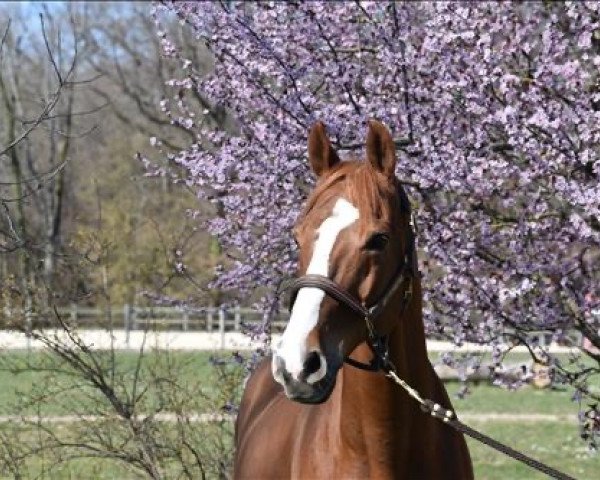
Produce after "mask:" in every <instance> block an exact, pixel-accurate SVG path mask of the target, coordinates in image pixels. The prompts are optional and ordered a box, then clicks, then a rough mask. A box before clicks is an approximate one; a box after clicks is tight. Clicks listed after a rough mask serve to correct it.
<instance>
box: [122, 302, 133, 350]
mask: <svg viewBox="0 0 600 480" xmlns="http://www.w3.org/2000/svg"><path fill="white" fill-rule="evenodd" d="M123 328H124V329H125V345H127V347H129V332H130V331H131V309H130V308H129V304H128V303H126V304H125V305H123Z"/></svg>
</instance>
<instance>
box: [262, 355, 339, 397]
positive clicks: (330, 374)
mask: <svg viewBox="0 0 600 480" xmlns="http://www.w3.org/2000/svg"><path fill="white" fill-rule="evenodd" d="M321 361H323V362H324V361H325V360H324V358H323V360H321ZM311 363H312V364H311ZM307 366H308V367H309V368H308V369H305V371H304V372H302V373H301V374H300V375H298V376H297V378H295V377H294V376H293V375H292V374H290V373H289V372H288V371H287V369H286V368H285V362H284V360H283V359H282V358H281V357H279V356H277V354H275V355H274V356H273V361H272V371H273V378H274V379H275V381H276V382H277V383H279V384H281V385H282V386H283V389H284V392H285V395H286V396H287V397H288V398H289V399H290V400H293V401H296V402H300V403H307V404H318V403H323V402H325V401H326V400H327V399H328V398H329V396H330V395H331V392H332V391H333V389H334V387H335V379H336V373H337V371H338V370H339V367H340V365H337V366H335V367H334V365H332V363H331V362H327V370H326V373H325V375H324V376H323V377H322V378H320V379H319V380H318V381H310V380H311V374H312V372H311V369H315V370H316V369H317V368H318V367H319V365H317V363H316V360H312V361H311V359H310V358H309V359H308V362H307ZM332 367H334V368H332Z"/></svg>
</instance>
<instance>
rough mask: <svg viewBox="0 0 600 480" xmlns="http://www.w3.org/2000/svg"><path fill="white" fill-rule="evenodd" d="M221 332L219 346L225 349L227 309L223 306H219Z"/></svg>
mask: <svg viewBox="0 0 600 480" xmlns="http://www.w3.org/2000/svg"><path fill="white" fill-rule="evenodd" d="M219 333H220V334H221V336H220V345H219V348H220V349H221V350H224V349H225V310H224V309H223V307H219Z"/></svg>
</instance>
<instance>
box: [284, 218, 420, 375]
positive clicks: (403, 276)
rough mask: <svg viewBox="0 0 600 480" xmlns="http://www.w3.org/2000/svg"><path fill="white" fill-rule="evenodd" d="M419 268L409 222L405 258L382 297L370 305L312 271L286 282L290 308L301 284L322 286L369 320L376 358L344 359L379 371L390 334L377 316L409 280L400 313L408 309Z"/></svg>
mask: <svg viewBox="0 0 600 480" xmlns="http://www.w3.org/2000/svg"><path fill="white" fill-rule="evenodd" d="M417 272H418V264H417V256H416V252H415V236H414V233H413V230H412V226H409V228H408V231H407V241H406V251H405V254H404V256H403V259H402V262H401V263H400V265H399V266H398V269H397V271H396V274H395V275H394V277H393V278H392V280H391V281H390V283H389V285H388V287H387V289H386V290H385V292H384V293H383V295H382V296H381V297H380V298H379V300H378V301H376V302H375V303H373V304H372V305H370V306H367V305H365V304H364V303H362V302H361V301H360V300H358V299H357V298H356V297H355V296H354V295H352V294H350V293H349V292H348V291H347V290H345V289H344V288H342V287H341V286H340V285H339V284H338V283H336V282H334V281H333V280H331V279H330V278H328V277H326V276H324V275H315V274H308V275H303V276H301V277H298V278H297V279H295V280H293V281H292V282H291V283H289V284H288V285H287V286H286V290H289V291H290V292H291V299H290V310H291V309H292V308H293V306H294V302H295V300H296V296H297V294H298V291H299V290H300V289H301V288H318V289H320V290H323V291H324V292H325V293H326V294H327V295H329V296H330V297H332V298H334V299H335V300H337V301H338V302H340V303H341V304H343V305H345V306H346V307H348V308H350V309H351V310H353V311H354V312H355V313H356V314H358V315H360V316H361V317H362V318H363V319H364V321H365V325H366V327H367V344H368V345H369V347H370V348H371V350H372V351H373V359H372V360H371V362H370V363H369V364H366V363H362V362H359V361H357V360H354V359H352V358H350V357H346V358H345V359H344V361H345V362H346V363H348V364H350V365H352V366H353V367H356V368H360V369H362V370H369V371H378V370H380V369H381V366H382V364H381V362H385V361H387V358H388V347H387V337H386V336H385V335H379V334H378V333H377V330H376V329H375V325H374V320H375V319H376V318H377V317H378V316H380V315H381V313H382V312H383V311H384V310H385V308H386V306H387V305H388V303H389V302H390V300H391V299H392V298H393V296H394V295H395V294H396V293H397V291H398V289H399V288H400V287H401V286H402V285H404V284H407V285H406V286H405V288H404V295H403V297H402V303H401V305H400V313H403V312H404V310H405V309H406V307H407V306H408V305H409V304H410V301H411V299H412V293H413V292H412V290H413V278H414V277H415V275H416V274H417Z"/></svg>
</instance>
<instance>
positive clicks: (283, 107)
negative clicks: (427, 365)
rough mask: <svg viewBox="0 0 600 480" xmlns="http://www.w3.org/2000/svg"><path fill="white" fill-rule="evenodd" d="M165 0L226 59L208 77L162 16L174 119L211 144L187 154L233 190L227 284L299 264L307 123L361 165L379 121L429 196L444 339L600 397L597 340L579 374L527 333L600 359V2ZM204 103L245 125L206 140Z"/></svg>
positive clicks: (424, 197) (201, 172) (426, 207)
mask: <svg viewBox="0 0 600 480" xmlns="http://www.w3.org/2000/svg"><path fill="white" fill-rule="evenodd" d="M163 6H164V7H166V9H167V10H168V11H171V12H174V13H175V14H176V15H177V16H178V18H179V19H181V21H182V22H185V23H186V24H187V25H189V26H190V27H191V28H192V29H193V30H194V31H195V32H196V34H197V35H198V37H199V38H201V39H202V40H203V42H204V43H205V45H206V46H207V48H209V49H210V51H211V52H212V53H213V55H214V58H215V68H214V70H213V71H212V72H211V73H209V74H203V73H202V72H200V71H197V70H196V69H195V64H194V60H193V59H191V58H188V57H186V55H185V54H184V53H182V51H181V50H180V49H179V47H178V44H177V41H176V40H175V39H172V38H170V37H169V36H168V35H166V33H165V29H164V28H162V27H161V19H162V18H164V17H162V16H161V15H162V14H163V12H164V9H163V8H159V9H158V10H157V12H156V13H155V17H156V19H157V24H158V28H159V36H160V38H161V39H162V43H163V45H162V46H163V51H164V52H165V54H166V55H167V56H168V57H170V58H174V59H178V60H179V61H180V62H181V67H182V70H181V73H180V74H179V75H178V77H177V78H176V79H173V80H172V81H171V84H172V85H173V86H175V87H176V89H177V90H176V91H177V96H175V97H174V100H177V101H178V102H179V104H175V103H174V104H173V107H172V109H173V110H175V109H176V111H177V112H178V113H177V115H183V116H184V117H185V119H184V120H183V121H182V122H181V124H182V125H184V126H185V127H186V128H188V129H189V130H190V132H191V133H193V134H195V135H197V136H200V135H205V136H207V137H208V138H209V139H210V141H211V144H212V148H210V149H206V148H201V145H199V144H198V143H197V142H194V143H192V144H191V145H190V146H189V147H188V148H187V149H185V150H183V151H181V152H180V153H179V154H178V155H177V156H176V157H175V160H176V161H177V162H178V163H179V164H180V165H182V166H183V167H185V168H187V169H188V172H189V173H188V183H189V184H190V185H193V186H194V187H196V188H197V189H198V192H199V195H200V197H201V198H207V196H211V195H213V194H214V192H217V193H218V194H219V198H218V201H219V202H220V204H221V205H222V208H223V211H224V215H223V216H222V217H218V218H215V219H213V220H210V221H209V222H208V225H209V228H210V230H211V232H213V233H214V234H215V235H217V236H218V237H219V239H220V241H221V243H222V245H223V246H224V248H225V249H226V251H228V252H232V253H233V252H236V253H234V255H235V258H234V262H233V264H232V266H231V268H228V269H226V270H225V271H224V272H223V274H222V275H221V276H220V277H219V279H218V281H217V285H219V286H222V287H225V288H232V287H235V288H239V289H240V290H242V291H246V292H247V291H251V290H252V289H253V288H255V286H256V285H268V286H269V287H270V288H271V289H272V291H274V290H275V289H276V287H277V285H278V284H279V282H280V281H281V280H282V278H285V277H287V276H289V275H291V274H292V273H293V269H294V265H295V254H296V251H295V246H294V244H293V240H292V237H291V235H290V234H289V232H290V230H291V226H292V224H293V222H294V220H295V218H296V215H297V213H298V208H299V206H300V205H301V204H302V201H303V200H304V198H305V195H306V192H307V189H308V187H310V185H311V184H312V183H313V181H314V179H313V178H312V177H311V176H310V174H309V173H308V169H307V162H306V159H305V150H306V147H305V142H306V132H307V131H308V129H309V127H310V125H311V124H312V123H313V122H314V121H315V120H317V119H321V120H323V121H324V122H325V123H326V124H327V125H328V128H329V133H330V135H331V137H332V139H333V143H334V145H335V147H336V148H337V149H338V150H340V151H341V152H342V154H343V155H344V154H345V155H346V156H348V155H354V154H356V153H360V152H356V150H358V149H360V148H362V144H363V136H364V130H365V120H366V119H367V118H368V117H375V118H378V119H380V120H382V121H384V122H385V123H387V125H388V126H389V127H390V128H391V129H392V130H393V132H394V135H395V138H396V145H397V146H398V148H399V161H398V170H397V173H398V175H399V176H400V177H401V178H402V179H403V181H404V183H405V185H406V187H407V189H408V191H409V193H410V195H411V197H412V199H413V202H414V207H415V212H416V215H415V217H416V228H417V230H418V237H419V249H420V252H421V254H420V261H421V268H422V270H423V271H424V272H425V278H426V279H428V281H427V282H426V290H425V297H426V298H425V305H426V306H427V307H426V312H425V313H426V323H427V330H428V332H429V333H430V334H438V335H443V336H445V337H448V338H450V339H452V340H453V341H454V342H455V343H456V344H458V345H460V344H461V343H463V342H464V341H467V340H468V341H475V342H478V343H484V344H488V345H491V346H492V347H493V356H494V359H495V361H496V362H501V360H502V358H503V355H504V354H505V353H506V352H505V348H504V345H506V343H505V341H506V340H507V339H508V340H509V341H511V342H513V344H515V345H516V344H522V345H525V346H527V347H528V348H529V349H530V352H531V353H532V355H533V356H534V357H535V358H536V359H537V360H538V361H540V362H544V363H548V362H549V363H552V364H553V366H554V368H555V370H556V374H557V377H559V378H560V379H561V380H563V381H565V382H567V383H569V384H570V385H572V387H573V388H574V390H575V392H576V394H577V395H578V396H583V397H587V398H589V399H593V400H595V401H596V402H597V401H598V400H599V398H598V394H597V392H593V391H591V390H590V389H589V388H588V381H589V379H590V377H591V376H594V375H598V373H600V370H599V361H600V356H599V355H598V354H597V353H596V351H595V350H594V349H591V348H589V349H586V348H584V350H585V353H586V354H587V355H588V356H589V357H588V358H591V359H592V360H593V363H592V366H590V364H589V363H583V362H581V361H580V360H581V359H580V358H578V357H574V358H573V359H572V361H571V362H570V363H569V364H563V363H560V362H559V361H558V360H557V359H552V358H551V357H550V355H549V353H548V352H546V351H542V350H539V349H537V348H536V345H535V344H534V343H533V342H532V340H531V339H530V337H529V336H528V335H527V333H528V332H531V331H538V330H547V331H550V332H551V333H552V335H553V338H554V339H555V340H559V341H562V342H565V343H569V342H570V341H571V340H570V339H569V338H567V333H568V332H571V331H573V330H576V331H579V332H580V333H581V334H582V335H583V336H585V337H586V338H587V339H589V342H590V345H593V346H595V347H596V348H600V332H599V327H600V318H599V317H598V315H597V314H594V313H593V312H594V309H596V310H595V311H596V312H597V309H598V302H599V298H600V291H599V289H600V282H599V269H598V265H599V264H600V262H598V252H599V247H600V216H599V215H600V210H599V208H600V188H598V178H599V175H600V161H599V160H598V153H599V142H600V122H599V121H598V120H599V115H600V111H599V109H600V83H599V82H600V80H599V75H598V72H599V69H598V66H599V65H600V23H599V12H598V9H599V7H598V4H597V2H570V3H550V2H539V3H526V4H515V3H501V4H498V3H478V4H463V3H456V2H445V3H441V2H404V3H396V2H385V3H384V2H371V3H367V2H364V3H363V2H356V3H350V2H343V3H342V2H319V3H316V2H306V3H305V2H292V3H260V4H246V3H241V2H240V3H238V2H214V3H195V2H176V3H172V2H164V3H163ZM181 91H185V92H187V95H186V96H185V97H183V99H182V97H181ZM194 92H203V93H204V94H206V95H207V97H208V98H209V99H210V101H211V102H212V103H213V104H218V105H221V106H223V107H225V108H227V109H230V110H231V111H232V112H233V115H234V116H235V118H236V121H237V124H238V127H239V134H237V135H231V134H225V133H224V132H222V131H214V132H206V130H205V123H204V117H203V116H202V115H201V114H200V112H197V111H193V112H191V113H192V114H190V112H189V111H188V109H187V108H186V103H185V100H186V99H187V98H188V97H193V96H194V95H195V93H194ZM168 107H169V106H167V107H166V108H168ZM168 111H169V112H170V114H171V115H172V116H175V113H173V112H172V111H171V110H168ZM206 186H210V192H209V193H208V194H205V189H204V188H205V187H206ZM203 195H204V197H203ZM272 300H273V297H271V299H270V300H268V299H267V302H266V308H267V310H269V308H271V306H272V305H273V301H272ZM269 302H271V303H269ZM499 380H500V379H499ZM593 405H594V404H590V405H589V407H586V408H591V409H594V408H596V407H594V406H593ZM596 405H597V404H596Z"/></svg>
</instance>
